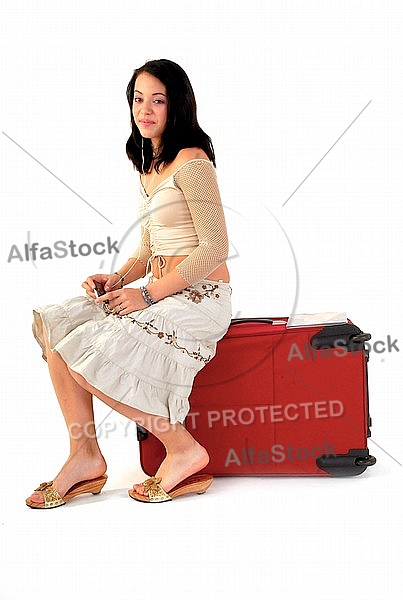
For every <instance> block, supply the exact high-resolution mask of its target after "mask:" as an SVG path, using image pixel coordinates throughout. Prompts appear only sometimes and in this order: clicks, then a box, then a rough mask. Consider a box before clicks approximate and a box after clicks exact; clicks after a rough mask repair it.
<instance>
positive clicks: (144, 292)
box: [140, 285, 156, 306]
mask: <svg viewBox="0 0 403 600" xmlns="http://www.w3.org/2000/svg"><path fill="white" fill-rule="evenodd" d="M140 291H141V295H142V296H143V300H144V302H147V304H148V306H151V305H152V304H156V302H155V301H154V300H153V299H152V298H151V296H150V294H149V292H148V289H147V288H146V287H145V286H144V285H142V286H141V287H140Z"/></svg>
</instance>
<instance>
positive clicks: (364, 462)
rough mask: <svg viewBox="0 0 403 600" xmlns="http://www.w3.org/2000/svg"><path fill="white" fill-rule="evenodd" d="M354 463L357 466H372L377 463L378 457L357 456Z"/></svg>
mask: <svg viewBox="0 0 403 600" xmlns="http://www.w3.org/2000/svg"><path fill="white" fill-rule="evenodd" d="M354 463H355V464H356V465H357V467H372V466H373V465H374V464H375V463H376V458H375V456H365V457H363V458H362V457H361V458H357V459H356V460H355V461H354Z"/></svg>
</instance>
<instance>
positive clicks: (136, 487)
mask: <svg viewBox="0 0 403 600" xmlns="http://www.w3.org/2000/svg"><path fill="white" fill-rule="evenodd" d="M133 491H134V492H136V494H141V495H142V496H145V495H146V492H145V489H144V485H143V484H142V483H135V484H134V486H133Z"/></svg>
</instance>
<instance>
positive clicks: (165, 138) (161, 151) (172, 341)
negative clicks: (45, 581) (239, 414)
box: [26, 59, 231, 508]
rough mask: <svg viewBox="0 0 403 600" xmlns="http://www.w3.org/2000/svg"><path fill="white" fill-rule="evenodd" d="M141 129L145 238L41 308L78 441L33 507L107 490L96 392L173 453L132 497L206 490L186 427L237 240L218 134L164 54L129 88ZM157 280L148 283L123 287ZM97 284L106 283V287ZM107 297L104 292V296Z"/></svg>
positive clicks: (224, 315)
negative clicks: (212, 133)
mask: <svg viewBox="0 0 403 600" xmlns="http://www.w3.org/2000/svg"><path fill="white" fill-rule="evenodd" d="M126 95H127V99H128V102H129V106H130V117H131V127H132V132H131V135H130V137H129V139H128V141H127V145H126V152H127V155H128V157H129V159H130V160H131V161H132V163H133V166H134V168H135V169H136V170H137V171H138V172H139V176H140V193H141V202H140V207H139V218H140V220H141V242H140V245H139V246H138V248H137V249H136V250H135V251H134V252H133V255H132V256H131V257H130V258H129V260H128V261H127V262H126V263H125V264H124V265H123V266H122V267H121V268H120V269H119V270H118V271H116V272H115V273H113V274H110V275H105V274H96V275H91V276H89V277H88V278H87V279H86V281H84V283H83V284H82V286H83V288H84V289H85V291H86V296H80V297H77V298H72V299H68V300H66V301H64V302H61V303H60V304H55V305H47V306H42V307H39V308H37V309H35V310H34V324H33V331H34V335H35V337H36V339H37V341H38V342H39V344H40V345H41V347H42V350H43V356H44V358H45V360H47V363H48V366H49V371H50V376H51V379H52V383H53V386H54V389H55V392H56V395H57V398H58V400H59V404H60V407H61V410H62V412H63V416H64V419H65V422H66V425H67V429H68V432H69V436H70V455H69V457H68V459H67V461H66V463H65V464H64V466H63V467H62V469H61V471H60V472H59V474H58V475H57V476H56V477H55V478H54V480H53V481H51V482H45V483H43V484H41V485H40V486H39V488H37V489H36V490H35V492H34V493H33V494H32V495H31V496H30V497H29V498H28V499H27V500H26V503H27V505H28V506H30V507H31V508H52V507H55V506H60V505H62V504H64V503H65V502H67V501H68V500H70V499H71V498H73V497H74V496H77V495H79V494H82V493H87V492H92V493H99V492H100V491H101V489H102V487H103V486H104V484H105V482H106V475H105V471H106V462H105V460H104V457H103V456H102V454H101V451H100V448H99V446H98V442H97V439H96V432H95V426H94V413H93V404H92V398H93V396H97V397H98V398H99V399H100V400H102V401H103V402H104V403H105V404H107V405H108V406H110V407H111V408H113V409H114V410H116V411H118V412H119V413H121V414H122V415H125V416H126V417H127V418H129V419H131V420H133V421H135V422H136V423H139V424H140V425H142V426H143V427H145V428H146V429H147V430H148V431H150V432H152V433H153V434H154V435H155V436H157V438H158V439H159V440H160V441H161V442H162V443H163V444H164V446H165V449H166V457H165V459H164V461H163V462H162V463H161V465H160V467H159V469H158V470H157V473H156V474H155V477H151V478H149V479H147V480H146V481H145V482H143V483H138V484H135V485H134V486H133V488H132V489H131V490H129V495H130V496H131V497H132V498H134V499H136V500H140V501H143V502H160V501H165V500H170V499H172V498H175V497H176V496H179V495H182V494H185V493H190V492H197V493H203V492H205V491H206V489H207V488H208V487H209V485H210V484H211V481H212V477H211V476H209V475H207V474H200V471H202V470H203V469H204V468H205V467H206V465H207V464H208V462H209V456H208V453H207V451H206V449H205V448H203V447H202V446H201V445H200V444H199V443H198V442H197V441H196V440H195V439H194V438H193V437H192V436H191V434H190V433H189V432H188V431H187V430H186V429H185V428H184V427H183V425H182V423H183V421H184V419H185V417H186V415H187V413H188V411H189V401H188V397H189V395H190V392H191V389H192V385H193V380H194V377H195V375H196V374H197V372H198V371H199V370H200V369H201V368H202V367H203V366H204V365H205V364H206V363H207V362H208V361H209V360H211V359H212V358H213V357H214V354H215V350H216V343H217V341H218V340H219V339H221V338H222V337H223V336H224V334H225V333H226V331H227V329H228V327H229V324H230V320H231V288H230V286H229V274H228V269H227V266H226V263H225V261H226V259H227V256H228V238H227V232H226V226H225V218H224V213H223V208H222V204H221V200H220V195H219V191H218V187H217V180H216V173H215V156H214V150H213V146H212V143H211V140H210V138H209V137H208V136H207V135H206V134H205V133H204V131H203V130H202V129H201V128H200V126H199V124H198V121H197V116H196V101H195V97H194V93H193V90H192V86H191V84H190V82H189V79H188V77H187V75H186V73H185V72H184V71H183V69H182V68H181V67H180V66H179V65H177V64H176V63H174V62H172V61H169V60H166V59H161V60H153V61H148V62H147V63H146V64H144V65H143V66H142V67H140V68H139V69H136V70H135V71H134V74H133V77H132V78H131V80H130V82H129V84H128V87H127V92H126ZM147 275H148V276H149V283H148V284H147V285H145V286H140V287H126V286H127V284H130V283H132V282H134V281H136V280H138V279H141V278H143V277H145V276H147ZM99 284H100V285H101V286H103V287H104V291H105V293H103V290H100V291H99V290H98V294H97V293H96V287H97V288H99ZM99 293H101V294H102V295H101V296H99Z"/></svg>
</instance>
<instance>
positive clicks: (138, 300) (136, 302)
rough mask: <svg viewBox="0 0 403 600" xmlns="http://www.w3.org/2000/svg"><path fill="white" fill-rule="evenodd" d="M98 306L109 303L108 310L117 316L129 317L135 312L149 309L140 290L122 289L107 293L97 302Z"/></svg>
mask: <svg viewBox="0 0 403 600" xmlns="http://www.w3.org/2000/svg"><path fill="white" fill-rule="evenodd" d="M95 302H96V303H97V304H100V303H102V302H107V304H108V308H109V309H110V311H111V312H114V313H115V314H116V315H128V314H129V313H131V312H133V311H134V310H141V309H143V308H147V307H148V304H147V302H146V301H145V300H144V298H143V296H142V295H141V291H140V290H139V289H138V288H122V289H118V290H114V291H112V292H107V293H106V294H104V295H103V296H100V297H99V298H97V299H96V300H95Z"/></svg>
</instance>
